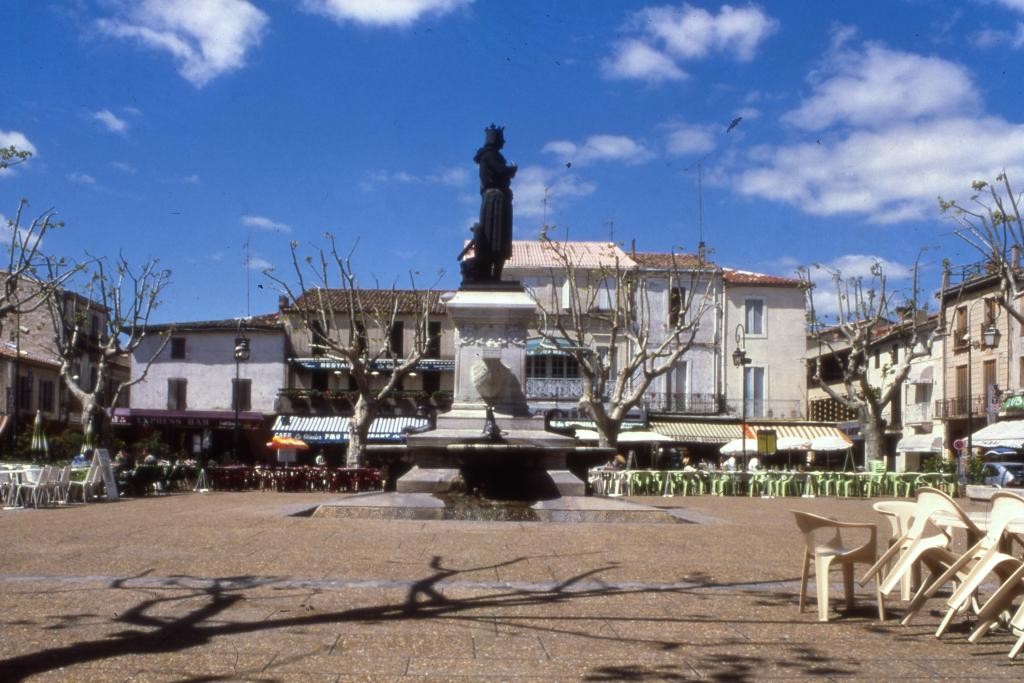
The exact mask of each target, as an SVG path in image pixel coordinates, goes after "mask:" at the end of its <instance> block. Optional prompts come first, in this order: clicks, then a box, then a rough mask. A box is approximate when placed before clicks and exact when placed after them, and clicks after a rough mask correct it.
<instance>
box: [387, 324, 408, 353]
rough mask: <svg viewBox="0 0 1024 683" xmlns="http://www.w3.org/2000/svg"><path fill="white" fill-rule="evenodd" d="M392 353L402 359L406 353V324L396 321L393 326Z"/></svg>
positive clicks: (391, 335) (391, 337)
mask: <svg viewBox="0 0 1024 683" xmlns="http://www.w3.org/2000/svg"><path fill="white" fill-rule="evenodd" d="M390 341H391V353H393V354H395V355H396V356H397V357H399V358H401V357H402V356H403V354H404V353H405V324H404V323H403V322H402V321H401V320H396V321H395V322H394V324H393V325H392V326H391V334H390Z"/></svg>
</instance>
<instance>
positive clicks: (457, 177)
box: [361, 167, 469, 190]
mask: <svg viewBox="0 0 1024 683" xmlns="http://www.w3.org/2000/svg"><path fill="white" fill-rule="evenodd" d="M467 182H469V172H468V171H467V170H466V169H465V168H462V167H452V168H441V169H438V170H437V171H436V172H434V173H428V174H427V175H422V176H421V175H415V174H412V173H409V172H407V171H387V170H379V171H374V172H373V173H371V174H370V178H369V180H368V181H365V182H363V183H361V185H362V188H363V189H364V190H371V189H373V187H374V186H375V185H391V184H399V185H447V186H449V187H462V186H463V185H465V184H466V183H467Z"/></svg>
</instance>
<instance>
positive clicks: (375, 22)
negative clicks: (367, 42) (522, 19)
mask: <svg viewBox="0 0 1024 683" xmlns="http://www.w3.org/2000/svg"><path fill="white" fill-rule="evenodd" d="M472 2H473V0H385V1H383V2H382V1H381V0H303V3H302V6H303V7H304V8H305V9H306V10H308V11H310V12H313V13H315V14H320V15H323V16H325V17H328V18H330V19H333V20H335V21H337V22H338V23H344V22H347V21H351V22H354V23H357V24H363V25H366V26H408V25H410V24H412V23H414V22H416V21H417V20H418V19H420V18H421V17H423V16H426V15H431V14H432V15H436V16H441V15H444V14H448V13H449V12H453V11H455V10H456V9H459V8H460V7H466V6H468V5H469V4H471V3H472Z"/></svg>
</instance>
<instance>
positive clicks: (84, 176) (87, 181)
mask: <svg viewBox="0 0 1024 683" xmlns="http://www.w3.org/2000/svg"><path fill="white" fill-rule="evenodd" d="M67 178H68V180H70V181H71V182H73V183H75V184H76V185H95V184H96V179H95V178H93V177H92V176H91V175H89V174H88V173H78V172H77V171H76V172H74V173H68V175H67Z"/></svg>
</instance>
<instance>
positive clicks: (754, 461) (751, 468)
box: [747, 455, 761, 472]
mask: <svg viewBox="0 0 1024 683" xmlns="http://www.w3.org/2000/svg"><path fill="white" fill-rule="evenodd" d="M760 469H761V460H760V459H759V458H758V457H757V456H756V455H755V456H752V457H751V458H750V460H749V461H747V471H748V472H757V471H759V470H760Z"/></svg>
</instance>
